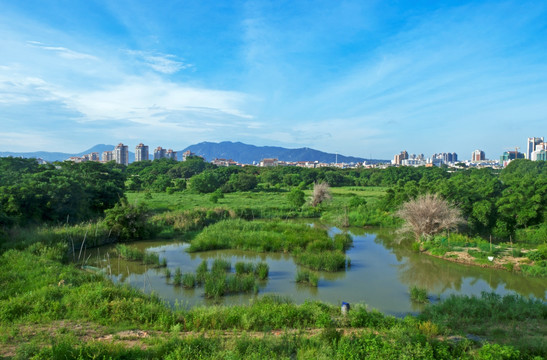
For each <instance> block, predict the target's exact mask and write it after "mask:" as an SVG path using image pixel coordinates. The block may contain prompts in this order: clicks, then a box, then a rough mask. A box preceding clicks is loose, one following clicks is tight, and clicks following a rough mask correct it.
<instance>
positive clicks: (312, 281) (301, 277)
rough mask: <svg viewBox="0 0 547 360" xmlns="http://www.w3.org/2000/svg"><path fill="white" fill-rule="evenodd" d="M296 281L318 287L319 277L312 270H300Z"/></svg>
mask: <svg viewBox="0 0 547 360" xmlns="http://www.w3.org/2000/svg"><path fill="white" fill-rule="evenodd" d="M295 281H296V282H297V283H301V284H308V285H311V286H314V287H317V284H318V283H319V277H318V276H317V275H316V274H314V273H313V272H311V271H308V270H299V271H298V272H297V273H296V277H295Z"/></svg>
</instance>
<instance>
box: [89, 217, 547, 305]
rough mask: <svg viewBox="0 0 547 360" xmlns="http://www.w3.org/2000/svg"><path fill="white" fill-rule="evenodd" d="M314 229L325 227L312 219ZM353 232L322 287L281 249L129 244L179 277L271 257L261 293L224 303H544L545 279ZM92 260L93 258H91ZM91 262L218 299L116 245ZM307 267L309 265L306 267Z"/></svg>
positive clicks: (135, 280)
mask: <svg viewBox="0 0 547 360" xmlns="http://www.w3.org/2000/svg"><path fill="white" fill-rule="evenodd" d="M313 226H324V225H319V224H314V225H313ZM326 228H327V229H328V231H329V233H330V234H331V235H333V234H335V233H339V232H342V231H341V230H339V229H337V228H335V227H326ZM347 231H348V233H349V234H350V235H352V237H353V247H352V248H351V249H349V250H348V251H347V255H348V257H349V258H350V259H351V268H349V269H347V270H346V271H340V272H336V273H328V272H319V273H318V274H319V276H320V280H319V285H318V287H317V288H314V287H309V286H306V285H301V284H297V283H295V281H294V279H295V276H296V273H297V271H298V270H299V269H301V267H300V266H299V265H296V264H295V263H294V261H293V258H292V256H291V255H288V254H278V253H255V252H247V251H239V250H216V251H207V252H200V253H192V254H190V253H187V252H186V251H185V249H186V248H187V247H188V244H185V243H182V242H173V241H168V242H158V241H152V242H137V243H134V244H131V246H136V247H138V248H140V249H143V250H144V249H145V250H147V251H151V252H156V253H158V254H159V256H160V260H161V259H163V258H165V259H166V260H167V267H168V268H169V269H170V270H171V273H172V274H174V272H175V269H176V268H177V267H180V268H181V270H182V272H183V273H186V272H195V270H196V267H197V266H198V265H199V264H200V263H201V262H202V261H203V260H207V261H208V262H209V268H210V265H211V264H212V262H213V260H214V259H217V258H222V259H225V260H228V261H231V263H232V271H234V270H233V267H234V265H235V263H236V262H238V261H246V262H261V261H264V262H267V263H268V265H269V266H270V274H269V277H268V279H267V280H265V281H263V282H261V283H260V290H259V293H258V295H255V294H244V295H230V296H226V297H225V298H223V299H222V300H221V303H223V304H248V303H249V300H250V299H252V298H254V297H255V296H261V295H263V294H268V293H274V294H277V295H281V296H288V297H290V298H291V299H293V301H295V302H297V303H302V302H304V301H306V300H321V301H324V302H328V303H332V304H340V303H341V302H342V301H346V302H349V303H350V304H356V303H362V304H367V305H368V306H369V307H370V308H375V309H378V310H380V311H382V312H384V313H388V314H393V315H402V314H405V313H409V312H417V311H419V310H421V306H422V305H419V304H415V303H413V302H412V301H411V300H410V296H409V287H411V286H414V285H416V286H418V287H421V288H426V289H427V292H428V294H429V298H430V300H431V301H433V302H434V301H437V300H438V299H443V298H446V297H447V296H449V295H450V294H465V295H480V293H481V292H482V291H489V292H490V291H493V292H495V293H498V294H500V295H504V294H515V293H516V294H520V295H523V296H526V297H533V298H537V299H541V300H544V301H545V300H546V299H547V281H546V280H545V279H538V278H529V277H524V276H521V275H518V274H513V273H510V272H507V271H503V270H493V269H483V268H480V267H474V266H464V265H460V264H455V263H451V262H448V261H445V260H441V259H437V258H433V257H430V256H427V255H424V254H416V253H413V252H412V251H411V250H410V246H409V244H408V243H404V242H403V243H399V242H398V241H396V239H395V236H394V234H393V231H392V230H385V229H376V230H371V229H366V230H365V229H359V228H352V229H350V230H347ZM91 259H94V260H91ZM91 259H90V260H91V261H93V262H95V263H92V265H95V266H98V267H101V268H103V269H105V273H106V275H107V276H109V277H111V278H112V280H113V281H114V282H120V283H126V284H130V285H131V286H133V287H135V288H138V289H141V290H143V291H145V292H147V293H150V292H154V293H156V294H157V295H159V297H161V298H163V299H165V300H166V301H168V302H169V303H171V304H175V303H179V304H182V305H183V306H185V307H191V306H195V305H203V304H214V303H215V302H214V301H213V300H209V299H205V298H204V296H203V289H202V288H196V289H184V288H183V287H181V286H174V285H173V284H172V279H167V278H166V277H165V275H164V269H163V268H150V267H149V266H145V265H141V264H140V263H138V262H132V261H124V260H123V259H120V258H119V257H118V256H117V255H116V253H115V251H114V250H113V247H111V246H105V247H101V248H98V249H97V250H96V253H95V254H94V255H93V256H92V258H91ZM302 269H304V268H302Z"/></svg>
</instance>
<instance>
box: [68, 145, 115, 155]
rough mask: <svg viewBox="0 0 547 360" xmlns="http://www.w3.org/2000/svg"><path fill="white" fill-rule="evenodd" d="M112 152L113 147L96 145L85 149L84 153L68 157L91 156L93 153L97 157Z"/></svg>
mask: <svg viewBox="0 0 547 360" xmlns="http://www.w3.org/2000/svg"><path fill="white" fill-rule="evenodd" d="M112 150H114V145H106V144H97V145H95V146H93V147H92V148H90V149H87V150H86V151H82V152H81V153H78V154H75V155H70V156H82V155H85V154H91V153H94V152H98V153H99V155H102V153H103V152H105V151H112Z"/></svg>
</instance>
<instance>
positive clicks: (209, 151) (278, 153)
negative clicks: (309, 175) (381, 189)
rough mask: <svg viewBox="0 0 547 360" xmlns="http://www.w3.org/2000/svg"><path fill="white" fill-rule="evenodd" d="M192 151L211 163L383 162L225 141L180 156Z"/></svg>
mask: <svg viewBox="0 0 547 360" xmlns="http://www.w3.org/2000/svg"><path fill="white" fill-rule="evenodd" d="M187 150H190V151H191V152H193V153H196V154H197V155H200V156H203V157H205V159H207V161H211V160H213V159H215V158H219V159H232V160H234V161H237V162H240V163H243V164H252V163H253V162H257V163H258V162H260V160H262V159H265V158H277V159H278V160H282V161H316V160H317V161H319V162H324V163H334V162H336V161H337V160H338V162H345V163H350V162H363V161H364V160H367V161H368V162H371V163H373V162H383V161H382V160H371V159H364V158H360V157H354V156H344V155H340V154H338V155H336V154H330V153H326V152H323V151H319V150H314V149H310V148H307V147H306V148H299V149H287V148H283V147H277V146H254V145H248V144H243V143H241V142H231V141H223V142H220V143H214V142H201V143H199V144H195V145H190V146H188V147H187V148H185V149H184V150H181V151H180V152H178V153H179V154H181V153H183V152H185V151H187Z"/></svg>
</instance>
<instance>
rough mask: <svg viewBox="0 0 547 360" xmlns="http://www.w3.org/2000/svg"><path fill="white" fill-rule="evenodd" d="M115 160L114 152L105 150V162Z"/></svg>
mask: <svg viewBox="0 0 547 360" xmlns="http://www.w3.org/2000/svg"><path fill="white" fill-rule="evenodd" d="M112 160H114V152H112V151H104V152H103V162H105V163H106V162H109V161H112Z"/></svg>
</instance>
